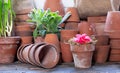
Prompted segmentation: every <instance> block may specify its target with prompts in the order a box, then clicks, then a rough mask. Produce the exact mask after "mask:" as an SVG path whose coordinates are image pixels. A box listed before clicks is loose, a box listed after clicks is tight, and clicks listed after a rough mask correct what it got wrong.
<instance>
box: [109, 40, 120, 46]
mask: <svg viewBox="0 0 120 73" xmlns="http://www.w3.org/2000/svg"><path fill="white" fill-rule="evenodd" d="M110 45H111V48H120V39H111V41H110Z"/></svg>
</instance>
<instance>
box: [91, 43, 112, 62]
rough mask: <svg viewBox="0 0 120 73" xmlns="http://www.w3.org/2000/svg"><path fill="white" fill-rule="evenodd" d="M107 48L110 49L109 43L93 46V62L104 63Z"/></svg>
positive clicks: (106, 56) (107, 52)
mask: <svg viewBox="0 0 120 73" xmlns="http://www.w3.org/2000/svg"><path fill="white" fill-rule="evenodd" d="M109 50H110V46H109V45H104V46H103V45H102V46H95V51H94V55H93V56H94V58H93V59H94V62H95V63H105V62H106V60H107V58H108V54H109Z"/></svg>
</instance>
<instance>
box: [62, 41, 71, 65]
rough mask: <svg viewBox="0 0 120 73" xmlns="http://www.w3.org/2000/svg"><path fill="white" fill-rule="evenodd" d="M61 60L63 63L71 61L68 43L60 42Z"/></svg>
mask: <svg viewBox="0 0 120 73" xmlns="http://www.w3.org/2000/svg"><path fill="white" fill-rule="evenodd" d="M60 45H61V53H62V60H63V62H65V63H70V62H72V61H73V57H72V52H71V51H70V44H68V43H63V42H60Z"/></svg>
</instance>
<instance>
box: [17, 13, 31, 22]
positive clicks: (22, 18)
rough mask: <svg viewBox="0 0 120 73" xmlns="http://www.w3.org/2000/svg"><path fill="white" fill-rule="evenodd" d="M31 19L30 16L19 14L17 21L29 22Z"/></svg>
mask: <svg viewBox="0 0 120 73" xmlns="http://www.w3.org/2000/svg"><path fill="white" fill-rule="evenodd" d="M28 19H30V18H29V16H28V14H17V15H16V18H15V21H27V20H28Z"/></svg>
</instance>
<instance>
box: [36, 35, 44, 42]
mask: <svg viewBox="0 0 120 73" xmlns="http://www.w3.org/2000/svg"><path fill="white" fill-rule="evenodd" d="M43 41H44V38H43V37H40V36H38V37H36V38H34V43H41V42H43Z"/></svg>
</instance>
